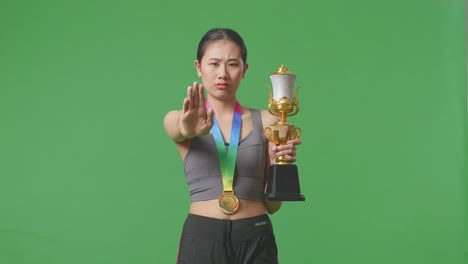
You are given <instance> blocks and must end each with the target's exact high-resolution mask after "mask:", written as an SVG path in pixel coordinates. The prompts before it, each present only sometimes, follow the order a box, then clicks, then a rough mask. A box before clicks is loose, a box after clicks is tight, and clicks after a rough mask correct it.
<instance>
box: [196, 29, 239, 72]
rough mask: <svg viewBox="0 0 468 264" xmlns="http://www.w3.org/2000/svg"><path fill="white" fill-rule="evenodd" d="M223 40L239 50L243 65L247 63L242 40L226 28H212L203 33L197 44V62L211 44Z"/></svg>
mask: <svg viewBox="0 0 468 264" xmlns="http://www.w3.org/2000/svg"><path fill="white" fill-rule="evenodd" d="M223 39H224V40H229V41H232V42H234V43H235V44H236V45H237V46H238V47H239V48H240V50H241V56H242V60H243V61H244V64H245V63H247V47H246V46H245V43H244V40H243V39H242V37H241V36H240V35H239V34H238V33H237V32H235V31H234V30H232V29H228V28H213V29H211V30H209V31H208V32H206V33H205V35H204V36H203V37H202V39H201V40H200V42H199V43H198V51H197V60H198V61H200V62H201V59H202V57H203V55H204V54H205V50H206V47H208V45H209V44H210V43H211V42H213V41H216V40H223Z"/></svg>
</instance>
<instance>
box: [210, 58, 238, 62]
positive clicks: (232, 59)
mask: <svg viewBox="0 0 468 264" xmlns="http://www.w3.org/2000/svg"><path fill="white" fill-rule="evenodd" d="M208 60H215V61H220V60H222V59H220V58H209V59H208ZM227 61H240V59H236V58H230V59H228V60H227Z"/></svg>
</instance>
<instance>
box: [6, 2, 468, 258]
mask: <svg viewBox="0 0 468 264" xmlns="http://www.w3.org/2000/svg"><path fill="white" fill-rule="evenodd" d="M465 10H466V4H465V2H464V1H461V0H445V1H442V0H441V1H425V0H424V1H423V0H413V1H407V0H405V1H403V0H396V1H371V0H357V1H345V0H331V1H265V2H261V1H241V0H239V1H231V2H228V1H203V2H198V1H187V2H182V1H144V0H136V1H89V0H84V1H52V0H47V1H13V0H10V1H9V0H3V1H1V2H0V263H1V264H25V263H27V264H42V263H43V264H58V263H61V264H62V263H64V264H83V263H86V264H94V263H96V264H97V263H99V264H104V263H112V264H120V263H122V264H123V263H138V264H143V263H174V262H175V258H176V255H177V247H178V242H179V237H180V232H181V228H182V224H183V221H184V220H185V217H186V214H187V209H188V205H189V196H188V188H187V186H186V183H185V179H184V175H183V164H182V161H181V160H180V157H179V155H178V152H177V150H176V147H175V145H174V144H173V143H172V142H171V141H170V139H169V138H168V137H167V136H166V134H165V132H164V129H163V126H162V119H163V117H164V115H165V113H166V112H167V111H169V110H171V109H179V108H180V107H181V104H182V100H183V98H184V97H185V90H186V87H187V86H188V85H190V84H191V83H192V82H193V81H195V80H198V77H197V76H196V72H195V70H194V68H193V61H194V59H195V53H196V46H197V44H198V41H199V39H200V38H201V36H202V35H203V33H204V32H206V31H207V30H208V29H210V28H212V27H218V26H221V27H232V28H234V29H235V30H237V31H238V32H239V33H241V35H242V36H243V37H244V39H245V41H246V43H247V47H248V51H249V55H248V62H249V64H250V68H249V70H248V72H247V76H246V78H245V79H244V80H243V83H242V85H241V88H240V90H239V100H240V101H241V103H242V104H244V105H246V106H250V107H255V108H266V103H267V99H268V93H267V90H266V89H265V86H266V85H271V84H270V80H269V74H271V73H273V72H274V71H275V69H276V68H278V67H279V66H280V65H281V64H285V65H286V67H288V68H289V69H290V70H291V71H292V72H294V73H295V74H296V75H297V80H296V85H297V86H301V90H300V91H299V101H300V105H301V108H300V111H299V113H298V115H297V116H295V117H291V118H290V119H289V120H290V121H291V122H292V123H294V124H295V125H297V126H299V127H301V128H302V130H303V136H302V140H303V144H302V145H301V146H300V148H299V150H298V154H297V155H298V161H297V165H298V167H299V176H300V180H301V188H302V192H303V194H304V195H305V197H306V202H303V203H294V202H291V203H285V204H284V205H283V208H282V209H281V210H280V211H279V212H278V213H276V214H274V215H272V216H271V218H272V221H273V222H274V227H275V232H276V236H277V242H278V247H279V258H280V262H281V263H321V264H332V263H333V264H334V263H339V264H341V263H343V264H350V263H359V264H367V263H368V264H375V263H379V264H387V263H388V264H395V263H399V264H436V263H437V264H439V263H440V264H462V263H468V257H467V256H468V250H467V243H466V240H467V238H468V234H467V231H466V227H467V220H468V219H467V215H466V211H467V204H468V203H467V201H468V200H467V196H466V191H467V187H466V186H467V181H466V175H467V167H466V160H467V129H466V123H467V122H466V120H467V114H466V113H467V112H466V95H467V94H466V66H465V62H466V52H465V47H466V38H465V37H466V34H465V30H466V24H465V18H466V15H465Z"/></svg>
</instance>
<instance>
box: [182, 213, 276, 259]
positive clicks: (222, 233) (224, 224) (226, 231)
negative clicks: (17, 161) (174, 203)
mask: <svg viewBox="0 0 468 264" xmlns="http://www.w3.org/2000/svg"><path fill="white" fill-rule="evenodd" d="M177 263H178V264H260V263H262V264H277V263H278V251H277V248H276V242H275V235H274V234H273V228H272V225H271V221H270V218H269V217H268V215H261V216H256V217H250V218H244V219H239V220H221V219H215V218H209V217H204V216H199V215H193V214H189V215H188V217H187V219H186V220H185V224H184V229H183V231H182V237H181V239H180V245H179V255H178V257H177Z"/></svg>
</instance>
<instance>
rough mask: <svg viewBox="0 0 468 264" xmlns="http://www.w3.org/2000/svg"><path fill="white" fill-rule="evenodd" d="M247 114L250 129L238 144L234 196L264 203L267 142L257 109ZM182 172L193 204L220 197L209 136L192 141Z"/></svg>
mask: <svg viewBox="0 0 468 264" xmlns="http://www.w3.org/2000/svg"><path fill="white" fill-rule="evenodd" d="M250 111H251V114H252V122H253V129H252V131H251V132H250V133H248V134H247V136H245V137H244V138H242V139H241V140H240V141H239V148H238V152H237V160H236V168H235V172H234V193H235V194H236V196H237V197H238V198H240V199H249V200H255V201H263V200H264V184H265V180H264V179H265V178H264V177H265V176H264V174H265V159H266V147H267V141H266V139H265V136H264V135H263V126H262V115H261V112H260V110H257V109H250ZM226 144H228V143H226ZM184 169H185V176H186V177H187V184H188V186H189V190H190V197H191V200H192V202H195V201H203V200H211V199H218V198H219V196H221V194H222V192H223V182H222V177H221V170H220V166H219V158H218V153H217V150H216V143H215V141H214V138H213V135H212V134H211V133H210V134H208V135H205V136H200V137H194V138H193V139H192V142H191V144H190V147H189V150H188V153H187V155H186V156H185V159H184Z"/></svg>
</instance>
